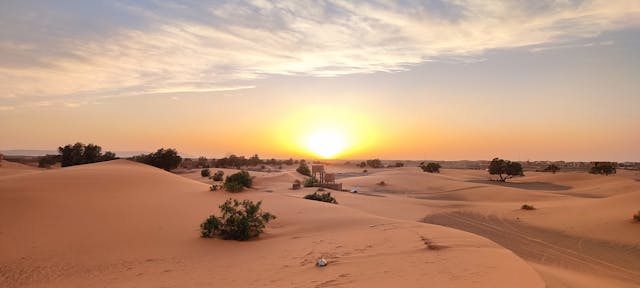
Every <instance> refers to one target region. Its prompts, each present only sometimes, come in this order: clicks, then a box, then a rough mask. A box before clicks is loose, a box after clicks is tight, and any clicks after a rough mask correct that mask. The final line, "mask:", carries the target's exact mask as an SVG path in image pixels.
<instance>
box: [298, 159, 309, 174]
mask: <svg viewBox="0 0 640 288" xmlns="http://www.w3.org/2000/svg"><path fill="white" fill-rule="evenodd" d="M296 171H297V172H298V173H300V174H302V175H305V176H311V170H309V165H307V163H306V162H302V161H300V166H298V168H297V169H296Z"/></svg>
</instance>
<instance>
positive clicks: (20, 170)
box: [0, 160, 42, 177]
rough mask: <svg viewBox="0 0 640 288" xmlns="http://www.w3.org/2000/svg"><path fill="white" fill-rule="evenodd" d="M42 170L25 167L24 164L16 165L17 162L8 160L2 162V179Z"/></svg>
mask: <svg viewBox="0 0 640 288" xmlns="http://www.w3.org/2000/svg"><path fill="white" fill-rule="evenodd" d="M41 170H42V169H39V168H36V167H33V166H29V165H24V164H20V163H15V162H11V161H6V160H2V162H0V177H5V176H12V175H20V174H29V173H35V172H38V171H41Z"/></svg>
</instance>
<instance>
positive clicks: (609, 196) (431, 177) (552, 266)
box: [0, 160, 640, 287]
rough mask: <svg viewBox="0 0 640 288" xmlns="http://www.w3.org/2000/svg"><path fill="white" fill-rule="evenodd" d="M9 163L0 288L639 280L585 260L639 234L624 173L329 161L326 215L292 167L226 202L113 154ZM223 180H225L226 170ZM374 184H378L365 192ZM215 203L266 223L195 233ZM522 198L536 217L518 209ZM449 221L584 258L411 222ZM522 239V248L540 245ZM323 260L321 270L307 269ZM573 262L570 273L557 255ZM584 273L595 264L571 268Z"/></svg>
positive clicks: (199, 184) (0, 193)
mask: <svg viewBox="0 0 640 288" xmlns="http://www.w3.org/2000/svg"><path fill="white" fill-rule="evenodd" d="M8 163H9V162H6V161H4V162H3V163H2V164H3V165H2V166H1V167H0V249H1V250H0V286H1V287H69V286H79V287H94V286H105V285H108V286H109V287H133V286H135V287H158V286H169V287H193V286H204V287H211V286H216V287H217V286H231V287H329V286H338V287H390V286H399V287H426V286H428V287H545V285H546V286H547V287H637V285H638V284H640V283H638V279H639V276H638V275H637V274H638V273H637V272H636V271H637V270H635V271H634V268H636V267H637V266H634V265H635V264H633V263H627V262H624V261H626V260H625V258H624V257H623V256H621V257H619V258H620V260H617V259H609V258H610V257H605V256H603V257H602V259H596V258H593V257H597V255H598V253H603V252H602V251H603V250H602V249H600V247H601V245H600V244H597V243H605V244H602V245H604V246H602V247H605V248H606V247H614V246H616V245H618V247H622V248H620V249H627V250H626V251H627V252H628V253H627V254H629V255H631V256H630V257H634V256H633V255H636V254H634V253H638V252H637V251H638V246H639V245H640V243H639V241H640V240H638V239H640V229H636V228H640V224H638V223H633V221H631V217H632V214H633V213H635V212H636V211H637V210H638V209H640V208H639V207H637V205H638V203H640V181H638V180H637V179H640V175H636V174H637V172H629V171H620V172H619V173H618V174H616V175H612V176H600V175H590V174H587V173H576V172H568V173H563V172H559V173H557V174H550V173H536V172H527V173H525V174H526V175H527V176H525V177H522V178H518V179H513V180H512V183H508V184H506V185H501V184H496V183H495V182H489V181H486V179H487V178H488V175H486V172H484V171H478V170H457V169H441V173H440V174H430V173H424V172H422V171H421V170H420V169H419V168H417V167H404V168H384V169H370V170H371V171H370V172H369V173H367V174H366V175H364V174H362V173H357V172H361V170H362V169H361V168H359V167H354V166H345V165H330V166H328V167H327V168H328V169H329V170H330V171H331V172H336V173H338V174H340V173H344V175H349V177H346V178H341V179H340V181H341V182H343V184H344V187H345V188H349V187H352V186H358V187H360V188H359V193H348V192H333V193H332V195H333V196H335V197H336V199H337V200H338V203H339V204H337V205H336V204H329V203H323V202H318V201H308V200H304V199H302V197H303V196H304V195H307V194H309V193H312V192H313V191H315V188H304V189H300V190H290V189H289V188H290V187H291V183H292V182H293V181H294V180H303V179H304V177H303V176H301V175H300V174H299V173H297V172H295V171H293V169H295V167H293V168H290V169H291V170H285V171H283V172H275V173H267V172H251V175H253V176H255V177H256V178H255V181H254V188H252V189H248V190H245V191H244V192H241V193H238V194H231V193H227V192H224V191H216V192H211V191H209V185H210V180H208V179H207V178H203V177H201V175H200V171H199V170H193V171H192V172H190V173H184V174H180V175H176V174H172V173H169V172H165V171H162V170H160V169H157V168H154V167H150V166H147V165H143V164H139V163H134V162H130V161H127V160H115V161H108V162H102V163H97V164H87V165H80V166H73V167H68V168H62V169H53V170H41V169H37V168H33V167H29V166H26V167H25V165H20V164H16V163H12V164H8ZM5 164H6V165H5ZM221 170H224V171H225V175H229V174H230V173H233V172H234V171H237V170H234V169H221ZM381 181H384V182H385V185H376V183H379V182H381ZM558 187H562V189H559V188H558ZM266 191H270V193H269V192H266ZM229 197H234V198H237V199H239V200H242V199H249V200H252V201H259V200H262V201H263V209H264V210H265V211H269V212H272V213H273V214H275V215H277V216H278V219H276V220H275V221H273V222H272V223H270V224H269V225H268V226H267V229H266V231H265V233H264V234H262V235H261V236H260V237H259V238H257V239H256V240H252V241H248V242H237V241H225V240H221V239H202V238H199V237H198V236H199V232H198V225H199V224H200V223H201V222H202V220H204V219H205V218H206V217H207V216H208V215H210V214H211V213H217V212H218V209H217V207H218V205H219V204H220V203H222V202H224V201H225V200H226V199H227V198H229ZM524 203H527V204H532V205H534V206H535V207H536V208H537V210H533V211H524V210H521V209H520V206H521V205H522V204H524ZM455 213H459V214H455ZM460 213H462V214H460ZM464 213H466V214H464ZM470 213H471V214H470ZM455 215H463V216H465V215H477V217H476V216H474V217H475V218H469V217H467V218H457V219H460V220H464V221H467V222H465V223H475V222H473V221H477V220H478V219H480V220H481V219H484V218H483V217H486V219H491V220H490V221H487V220H481V222H480V224H473V225H472V226H471V227H484V226H482V225H484V224H483V223H486V224H488V225H491V226H490V227H494V228H487V229H488V230H487V229H485V230H478V231H473V232H475V233H479V234H480V235H485V236H486V237H489V238H491V237H492V235H493V234H491V233H493V232H491V231H495V230H494V229H506V228H505V227H507V226H504V227H503V226H501V225H510V226H508V228H513V229H515V230H513V231H520V232H518V233H538V232H535V231H537V230H535V229H539V230H540V231H548V233H550V234H549V235H555V234H553V233H562V234H563V235H566V237H568V238H567V239H569V240H567V241H574V239H575V240H576V243H583V245H582V246H577V245H568V246H562V245H560V244H561V243H558V244H559V245H560V247H564V248H562V249H565V250H567V249H568V250H567V251H569V250H570V251H569V252H566V253H565V254H563V255H568V256H567V257H569V256H571V255H572V254H571V253H574V252H571V251H579V250H576V249H589V251H587V252H588V253H587V252H585V253H581V254H584V255H586V256H588V257H586V256H585V257H582V256H581V257H577V258H576V257H572V258H558V257H560V256H558V255H553V254H548V255H546V256H545V257H542V258H536V257H528V256H527V254H522V253H524V252H522V251H523V250H518V249H516V248H518V247H513V249H514V251H515V252H516V253H518V255H519V256H518V255H516V254H514V253H513V252H511V251H509V250H507V249H505V248H503V247H501V246H499V245H498V244H495V243H494V242H492V241H490V240H488V239H486V238H484V237H480V236H477V235H474V234H471V233H467V232H463V231H460V230H454V229H451V228H446V227H442V226H437V225H430V224H425V223H422V222H420V221H422V220H424V219H429V217H432V218H431V219H435V218H433V217H439V218H438V219H440V220H442V219H444V220H442V221H444V222H442V223H439V224H451V225H454V224H455V223H453V222H451V221H450V219H451V218H447V217H451V216H455ZM465 217H466V216H465ZM434 221H435V220H434ZM519 225H527V227H532V230H531V231H529V230H524V229H520V228H518V227H520V226H519ZM522 227H525V226H522ZM458 228H460V229H466V227H464V226H459V227H458ZM487 231H489V232H487ZM504 231H507V232H508V233H506V234H504V233H503V234H504V235H512V236H507V237H512V238H507V240H509V239H513V241H510V242H517V241H516V240H518V239H521V238H518V237H520V236H513V235H515V234H509V233H512V232H510V231H512V230H504ZM486 233H489V234H486ZM540 233H547V232H540ZM536 239H537V238H536ZM554 239H556V238H554ZM580 239H584V240H583V241H580ZM539 240H540V241H547V240H546V238H540V239H539ZM496 241H498V242H500V241H499V239H496ZM518 241H519V240H518ZM518 243H520V242H518ZM521 243H525V244H526V243H531V242H521ZM533 243H534V244H535V245H538V244H539V245H541V246H540V247H543V246H544V247H547V246H548V245H547V244H545V243H542V242H533ZM536 243H537V244H536ZM594 243H596V244H594ZM607 243H608V244H607ZM612 243H613V244H612ZM615 243H618V244H615ZM508 244H511V243H506V244H504V243H503V245H505V246H509V245H508ZM535 245H534V246H533V247H534V248H533V250H524V251H525V252H526V251H538V249H536V246H535ZM594 245H595V246H594ZM607 245H611V246H607ZM523 247H524V246H523ZM576 247H577V248H576ZM611 249H618V248H611ZM540 250H541V251H547V250H543V249H540ZM565 250H549V251H551V252H549V253H554V252H553V251H565ZM599 251H600V252H599ZM604 251H606V250H604ZM616 251H618V250H616ZM604 253H606V252H604ZM532 255H537V254H532ZM611 255H615V254H611ZM321 257H322V258H324V259H326V260H327V261H328V263H329V264H328V266H327V267H323V268H318V267H315V262H316V260H317V259H318V258H321ZM521 257H523V258H524V260H523V258H521ZM563 257H564V256H563ZM589 257H591V258H589ZM574 258H575V259H577V261H581V262H579V263H582V264H580V265H578V264H571V263H578V262H571V261H574V260H571V261H568V262H567V261H564V262H562V261H560V262H559V261H558V259H560V260H561V259H574ZM545 259H549V260H548V261H546V260H545ZM525 260H526V261H528V262H526V261H525ZM636 262H637V261H636ZM590 263H591V264H590ZM594 265H596V266H594ZM597 265H600V266H601V267H607V269H600V270H603V271H602V272H598V271H595V272H594V271H593V269H592V270H589V269H587V268H585V267H592V266H593V267H599V266H597ZM545 282H546V283H545Z"/></svg>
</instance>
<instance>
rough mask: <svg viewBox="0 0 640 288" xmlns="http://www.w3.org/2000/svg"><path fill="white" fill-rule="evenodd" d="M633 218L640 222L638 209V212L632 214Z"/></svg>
mask: <svg viewBox="0 0 640 288" xmlns="http://www.w3.org/2000/svg"><path fill="white" fill-rule="evenodd" d="M633 220H636V221H638V222H640V210H638V213H636V214H635V215H633Z"/></svg>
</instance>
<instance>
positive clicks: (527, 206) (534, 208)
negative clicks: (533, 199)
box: [520, 204, 536, 210]
mask: <svg viewBox="0 0 640 288" xmlns="http://www.w3.org/2000/svg"><path fill="white" fill-rule="evenodd" d="M520 209H522V210H536V207H533V205H529V204H523V205H522V207H520Z"/></svg>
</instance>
